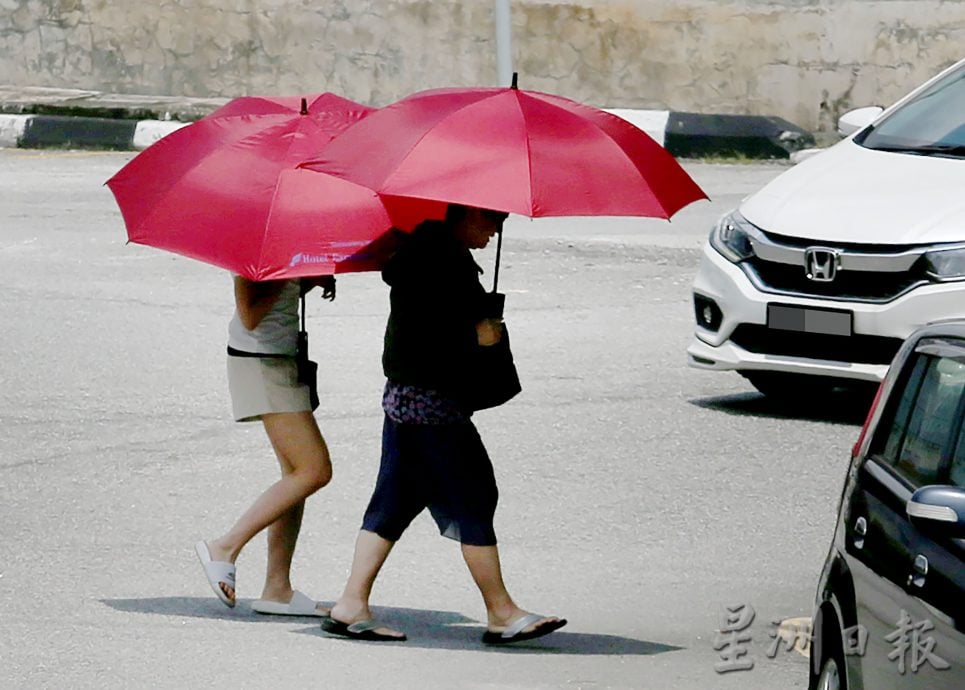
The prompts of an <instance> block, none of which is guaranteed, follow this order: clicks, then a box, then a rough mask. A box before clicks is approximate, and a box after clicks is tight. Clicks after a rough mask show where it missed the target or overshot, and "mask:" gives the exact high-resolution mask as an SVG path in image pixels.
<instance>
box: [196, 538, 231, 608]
mask: <svg viewBox="0 0 965 690" xmlns="http://www.w3.org/2000/svg"><path fill="white" fill-rule="evenodd" d="M194 551H195V553H197V554H198V560H199V561H201V567H202V568H204V575H205V577H207V578H208V584H209V585H211V589H212V591H214V593H215V594H217V595H218V598H219V599H220V600H221V603H223V604H224V605H225V606H227V607H228V608H234V606H235V602H234V600H233V599H229V598H228V595H227V594H225V593H224V590H222V589H221V583H224V584H226V585H228V586H229V587H231V589H234V590H235V591H237V590H236V589H235V564H234V563H229V562H228V561H212V560H211V553H210V552H209V551H208V545H207V544H205V543H204V542H203V541H199V542H198V543H197V544H195V545H194Z"/></svg>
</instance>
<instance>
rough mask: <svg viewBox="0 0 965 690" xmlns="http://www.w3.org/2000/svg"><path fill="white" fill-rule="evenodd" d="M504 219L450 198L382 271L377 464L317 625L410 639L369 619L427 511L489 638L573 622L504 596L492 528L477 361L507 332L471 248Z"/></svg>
mask: <svg viewBox="0 0 965 690" xmlns="http://www.w3.org/2000/svg"><path fill="white" fill-rule="evenodd" d="M506 215H507V214H505V213H502V212H499V211H490V210H486V209H479V208H473V207H466V206H460V205H455V204H453V205H450V207H449V212H448V214H447V216H446V219H445V221H443V222H437V221H428V222H426V223H423V224H422V225H420V226H419V227H418V228H417V229H416V230H415V231H414V232H413V234H412V235H411V237H409V238H407V240H406V241H405V243H404V244H403V245H402V247H401V248H400V249H399V251H398V252H397V253H396V255H395V256H394V257H393V258H392V259H391V260H390V262H389V263H388V265H387V266H386V268H385V270H384V271H383V274H382V276H383V279H384V280H385V282H386V283H388V284H389V286H390V287H391V292H390V296H389V300H390V306H391V309H390V314H389V321H388V324H387V326H386V331H385V346H384V350H383V355H382V365H383V369H384V372H385V375H386V379H387V381H386V387H385V393H384V396H383V401H382V407H383V409H384V411H385V421H384V426H383V432H382V461H381V465H380V468H379V477H378V481H377V483H376V486H375V490H374V492H373V495H372V499H371V501H370V502H369V506H368V509H367V510H366V512H365V517H364V519H363V521H362V531H361V532H360V534H359V537H358V540H357V542H356V546H355V557H354V559H353V562H352V572H351V575H350V576H349V580H348V582H347V583H346V586H345V590H344V592H343V594H342V596H341V598H340V599H339V600H338V602H337V603H336V604H335V606H334V607H333V609H332V613H331V617H330V618H327V619H324V620H323V622H322V627H323V629H325V630H326V631H328V632H330V633H333V634H336V635H341V636H344V637H350V638H356V639H365V640H378V641H398V640H404V639H405V635H404V634H402V633H400V632H398V631H395V630H392V629H390V628H387V627H385V626H383V625H381V624H379V623H376V622H375V621H373V620H372V615H371V612H370V611H369V595H370V594H371V591H372V586H373V584H374V582H375V578H376V576H377V575H378V572H379V570H380V568H381V567H382V564H383V563H384V562H385V559H386V558H387V557H388V555H389V552H390V551H391V550H392V547H393V545H394V544H395V542H396V541H398V540H399V538H400V537H401V536H402V533H403V532H404V531H405V529H406V528H407V527H408V525H409V523H410V522H411V521H412V520H413V518H415V516H416V515H418V514H419V513H421V512H422V511H423V510H424V509H425V508H427V507H428V508H429V511H430V513H431V514H432V517H433V518H434V519H435V521H436V524H437V525H438V527H439V532H440V533H441V534H442V535H443V536H445V537H449V538H451V539H454V540H456V541H459V542H460V543H461V545H462V554H463V558H464V559H465V561H466V565H467V566H468V567H469V571H470V573H471V574H472V577H473V580H474V581H475V582H476V585H477V586H478V587H479V590H480V593H481V594H482V596H483V601H484V603H485V605H486V613H487V619H488V625H487V631H486V633H485V634H484V635H483V641H484V642H486V643H490V644H501V643H506V642H516V641H520V640H525V639H532V638H534V637H540V636H542V635H546V634H548V633H550V632H552V631H554V630H557V629H559V628H561V627H562V626H563V625H565V624H566V621H565V620H563V619H560V618H557V617H555V616H541V615H539V614H532V613H528V612H527V611H524V610H523V609H521V608H519V607H518V606H517V605H516V604H515V602H514V601H513V599H512V597H510V595H509V592H507V591H506V587H505V585H504V584H503V579H502V572H501V570H500V566H499V552H498V550H497V547H496V534H495V532H494V531H493V515H494V513H495V510H496V502H497V498H498V491H497V488H496V480H495V477H494V476H493V468H492V463H491V462H490V460H489V456H488V455H487V453H486V449H485V447H484V446H483V443H482V440H481V439H480V438H479V434H478V433H477V432H476V427H475V426H474V425H473V423H472V420H471V415H472V412H473V409H474V402H473V401H474V398H475V395H474V394H475V388H476V386H478V383H476V382H474V380H473V377H474V374H476V372H477V369H476V364H477V362H476V359H477V357H478V356H479V354H480V351H481V349H482V348H488V347H493V346H495V345H497V344H498V343H499V341H500V340H501V339H502V337H503V327H502V321H501V319H500V318H493V317H492V316H491V314H492V312H491V311H490V310H489V309H488V305H487V301H488V300H487V294H486V292H485V290H484V289H483V287H482V285H481V284H480V282H479V273H480V272H481V270H480V268H479V266H478V265H477V264H476V262H475V261H474V260H473V258H472V255H471V254H470V250H471V249H482V248H483V247H485V246H486V245H487V244H488V243H489V240H490V239H491V238H492V237H493V235H495V234H496V233H498V232H500V231H501V229H502V224H503V221H504V220H505V219H506Z"/></svg>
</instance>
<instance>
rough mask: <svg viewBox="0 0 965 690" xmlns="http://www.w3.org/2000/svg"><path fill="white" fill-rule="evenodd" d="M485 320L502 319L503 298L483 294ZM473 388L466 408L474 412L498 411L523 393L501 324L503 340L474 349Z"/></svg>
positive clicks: (506, 335) (498, 294)
mask: <svg viewBox="0 0 965 690" xmlns="http://www.w3.org/2000/svg"><path fill="white" fill-rule="evenodd" d="M486 298H487V302H488V305H487V309H486V316H487V317H489V318H495V319H499V318H502V315H503V306H504V304H505V301H506V295H505V294H503V293H500V292H495V291H493V292H489V293H486ZM473 364H474V365H475V366H474V371H473V376H472V378H473V381H474V384H475V385H473V386H472V387H471V388H470V390H469V396H470V399H469V406H470V408H471V409H472V410H473V411H476V410H485V409H487V408H490V407H498V406H499V405H502V404H503V403H506V402H509V401H510V400H511V399H513V398H514V397H516V395H517V394H518V393H519V392H520V391H521V390H523V388H522V386H521V385H520V383H519V374H518V373H517V372H516V364H515V362H513V352H512V350H510V349H509V331H508V330H507V328H506V324H503V336H502V337H501V338H500V339H499V341H498V342H497V343H496V344H495V345H488V346H485V347H484V346H479V347H477V348H476V356H475V362H474V363H473Z"/></svg>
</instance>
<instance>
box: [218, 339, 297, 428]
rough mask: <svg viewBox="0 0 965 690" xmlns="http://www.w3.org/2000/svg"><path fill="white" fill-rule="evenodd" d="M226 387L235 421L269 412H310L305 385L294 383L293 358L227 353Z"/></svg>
mask: <svg viewBox="0 0 965 690" xmlns="http://www.w3.org/2000/svg"><path fill="white" fill-rule="evenodd" d="M228 390H229V391H231V409H232V412H233V414H234V418H235V421H236V422H255V421H258V420H259V419H261V415H263V414H269V413H272V412H311V409H312V407H311V402H310V400H309V391H308V386H306V385H304V384H302V383H299V382H298V369H297V367H296V366H295V358H294V357H233V356H231V355H229V356H228Z"/></svg>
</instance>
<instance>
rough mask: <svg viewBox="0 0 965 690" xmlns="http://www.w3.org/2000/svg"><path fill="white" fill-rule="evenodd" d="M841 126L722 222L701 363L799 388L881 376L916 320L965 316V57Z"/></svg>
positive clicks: (763, 386) (702, 288)
mask: <svg viewBox="0 0 965 690" xmlns="http://www.w3.org/2000/svg"><path fill="white" fill-rule="evenodd" d="M839 131H841V133H842V134H847V135H849V136H847V138H846V139H844V140H842V141H840V142H838V143H837V144H836V145H834V146H832V147H831V148H829V149H827V150H826V151H822V152H821V153H819V154H817V155H815V156H813V157H811V158H808V159H806V160H805V161H803V162H802V163H800V164H798V165H797V166H795V167H793V168H791V169H790V170H788V171H786V172H784V173H783V174H781V175H780V176H778V177H777V178H775V179H774V180H773V181H772V182H770V183H769V184H768V185H766V186H765V187H764V188H763V189H761V190H760V191H759V192H757V193H755V194H752V195H751V196H749V197H747V198H746V199H744V200H743V201H742V202H741V204H740V205H739V206H738V208H736V209H734V210H733V211H731V212H729V213H727V214H725V215H724V216H723V217H722V218H721V219H720V220H719V221H718V223H717V225H716V226H715V227H714V229H713V230H712V232H711V234H710V239H709V241H708V242H707V245H706V246H705V247H704V252H703V257H702V260H701V265H700V269H699V271H698V274H697V277H696V279H695V280H694V284H693V293H694V310H695V315H696V321H697V323H696V328H695V332H694V339H693V342H692V343H691V345H690V347H688V348H687V355H688V361H689V363H690V365H691V366H694V367H699V368H703V369H712V370H731V371H737V372H738V373H740V374H742V375H744V376H745V377H746V378H747V379H748V380H749V381H750V382H751V383H752V384H753V385H754V386H755V387H757V388H758V390H760V391H761V392H763V393H766V394H769V395H777V396H788V397H789V396H801V395H802V394H808V393H814V392H816V391H819V390H829V389H830V388H832V387H835V386H840V385H842V384H843V385H846V386H847V385H848V384H852V385H860V384H861V383H862V382H877V381H879V380H881V379H882V378H883V377H884V374H885V372H886V371H887V368H888V365H889V363H890V362H891V360H892V357H893V356H894V355H895V353H896V352H897V351H898V348H899V346H900V345H901V343H902V341H903V340H904V339H905V338H906V337H907V336H908V335H909V334H910V333H911V332H912V331H914V330H915V329H916V328H917V327H919V326H921V325H924V324H926V323H930V322H934V321H939V320H943V319H949V318H956V317H957V318H962V317H965V60H962V61H960V62H958V63H956V64H955V65H953V66H952V67H950V68H948V69H947V70H945V71H943V72H942V73H941V74H939V75H937V76H936V77H934V78H933V79H931V80H930V81H928V82H926V83H925V84H924V85H922V86H921V87H919V88H918V89H916V90H915V91H913V92H912V93H910V94H909V95H908V96H906V97H905V98H903V99H902V100H900V101H898V102H897V103H896V104H894V105H893V106H891V107H890V108H888V109H887V110H884V111H882V109H881V108H878V107H873V108H861V109H859V110H854V111H851V112H849V113H846V114H845V115H844V116H842V118H841V120H840V121H839Z"/></svg>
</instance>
